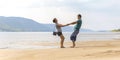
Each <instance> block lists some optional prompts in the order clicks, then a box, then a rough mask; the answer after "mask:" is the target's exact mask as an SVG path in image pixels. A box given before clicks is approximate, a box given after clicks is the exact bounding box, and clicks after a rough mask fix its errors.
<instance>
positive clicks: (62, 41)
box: [60, 35, 65, 48]
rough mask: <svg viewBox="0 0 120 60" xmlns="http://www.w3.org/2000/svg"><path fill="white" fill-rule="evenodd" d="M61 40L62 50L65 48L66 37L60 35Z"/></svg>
mask: <svg viewBox="0 0 120 60" xmlns="http://www.w3.org/2000/svg"><path fill="white" fill-rule="evenodd" d="M60 39H61V41H60V45H61V46H60V48H65V47H64V39H65V37H64V36H63V35H60Z"/></svg>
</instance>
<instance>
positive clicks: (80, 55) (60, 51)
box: [0, 40, 120, 60]
mask: <svg viewBox="0 0 120 60" xmlns="http://www.w3.org/2000/svg"><path fill="white" fill-rule="evenodd" d="M76 44H77V46H76V48H69V46H70V45H71V42H65V46H66V48H50V49H0V60H120V41H119V40H112V41H86V42H77V43H76ZM34 45H38V46H39V45H51V46H54V45H56V46H59V43H49V44H48V43H43V44H41V43H34Z"/></svg>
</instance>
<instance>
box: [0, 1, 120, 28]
mask: <svg viewBox="0 0 120 60" xmlns="http://www.w3.org/2000/svg"><path fill="white" fill-rule="evenodd" d="M119 6H120V0H0V16H6V17H11V16H12V17H24V18H29V19H33V20H35V21H37V22H39V23H52V20H53V18H57V19H58V20H59V23H61V24H67V23H70V22H73V21H76V20H77V15H78V14H81V15H82V21H83V24H82V28H85V29H92V30H112V29H118V28H120V7H119Z"/></svg>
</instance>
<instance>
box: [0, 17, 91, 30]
mask: <svg viewBox="0 0 120 60" xmlns="http://www.w3.org/2000/svg"><path fill="white" fill-rule="evenodd" d="M62 29H63V31H64V32H72V31H73V27H72V26H67V27H63V28H62ZM54 30H55V27H54V24H42V23H38V22H36V21H34V20H32V19H27V18H23V17H4V16H0V32H52V31H54ZM81 32H93V31H92V30H90V29H81Z"/></svg>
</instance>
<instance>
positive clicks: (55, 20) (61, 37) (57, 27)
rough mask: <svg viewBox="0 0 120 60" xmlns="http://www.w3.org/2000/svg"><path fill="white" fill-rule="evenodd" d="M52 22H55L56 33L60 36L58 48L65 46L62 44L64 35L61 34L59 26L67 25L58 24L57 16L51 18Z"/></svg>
mask: <svg viewBox="0 0 120 60" xmlns="http://www.w3.org/2000/svg"><path fill="white" fill-rule="evenodd" d="M53 23H55V24H56V29H57V35H58V36H60V39H61V41H60V48H65V47H64V45H63V43H64V39H65V37H64V36H63V34H62V29H61V27H64V26H68V25H62V24H59V23H58V20H57V18H54V19H53Z"/></svg>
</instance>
